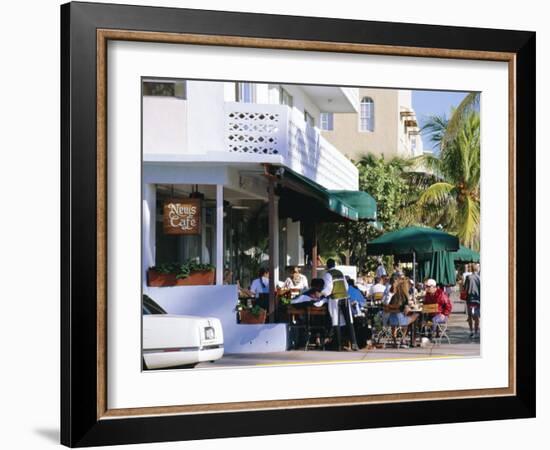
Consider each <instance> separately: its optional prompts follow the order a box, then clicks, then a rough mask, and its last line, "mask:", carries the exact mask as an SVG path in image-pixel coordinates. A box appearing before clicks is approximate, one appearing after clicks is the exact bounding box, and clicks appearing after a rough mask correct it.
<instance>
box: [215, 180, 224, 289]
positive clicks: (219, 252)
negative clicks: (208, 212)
mask: <svg viewBox="0 0 550 450" xmlns="http://www.w3.org/2000/svg"><path fill="white" fill-rule="evenodd" d="M216 284H217V285H222V284H223V184H217V185H216Z"/></svg>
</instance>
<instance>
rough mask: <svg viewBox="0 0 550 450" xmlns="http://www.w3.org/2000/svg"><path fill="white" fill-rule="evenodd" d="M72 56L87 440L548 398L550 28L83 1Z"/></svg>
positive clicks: (71, 349) (470, 411)
mask: <svg viewBox="0 0 550 450" xmlns="http://www.w3.org/2000/svg"><path fill="white" fill-rule="evenodd" d="M61 55H62V70H61V74H62V79H61V87H62V89H61V114H62V117H61V119H62V130H61V142H62V154H61V174H62V180H61V187H62V189H61V191H62V193H61V195H62V198H61V201H62V211H63V212H62V230H61V233H62V234H61V237H62V239H61V241H62V247H61V255H62V258H61V261H62V267H61V269H62V279H61V287H62V289H61V291H62V298H61V303H62V308H61V309H62V316H61V325H62V327H61V332H62V344H61V355H62V371H61V374H62V379H61V386H62V397H61V409H62V410H61V421H62V422H61V431H62V432H61V441H62V443H63V444H64V445H67V446H70V447H81V446H94V445H113V444H127V443H145V442H162V441H177V440H191V439H207V438H219V437H237V436H253V435H269V434H281V433H303V432H316V431H329V430H345V429H357V428H373V427H388V426H402V425H420V424H434V423H445V422H466V421H481V420H496V419H511V418H528V417H534V415H535V352H534V349H535V302H534V300H535V287H534V284H533V283H521V284H518V280H521V279H524V280H527V279H530V277H528V275H529V274H532V273H533V271H532V267H534V265H535V257H534V255H535V250H534V249H535V232H534V231H535V183H534V176H533V173H534V165H535V151H534V150H535V132H534V131H535V33H533V32H528V31H509V30H495V29H479V28H458V27H447V26H432V25H420V24H404V23H386V22H368V21H353V20H342V19H331V18H312V17H295V16H277V15H264V14H250V13H234V12H215V11H203V10H191V9H173V8H155V7H138V6H126V5H110V4H94V3H78V2H77V3H69V4H65V5H63V6H62V7H61ZM520 262H521V263H520ZM482 269H483V270H482ZM481 292H483V295H482V294H481ZM482 297H483V302H482V301H481V298H482ZM482 312H483V314H482Z"/></svg>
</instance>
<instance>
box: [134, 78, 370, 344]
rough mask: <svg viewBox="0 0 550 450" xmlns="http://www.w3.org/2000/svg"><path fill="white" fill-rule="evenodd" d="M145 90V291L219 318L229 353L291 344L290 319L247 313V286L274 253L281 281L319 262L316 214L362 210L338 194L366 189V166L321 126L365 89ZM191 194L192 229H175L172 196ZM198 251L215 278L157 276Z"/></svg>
mask: <svg viewBox="0 0 550 450" xmlns="http://www.w3.org/2000/svg"><path fill="white" fill-rule="evenodd" d="M142 89H143V96H142V121H143V122H142V143H143V162H142V164H143V167H142V188H143V194H142V198H143V208H142V210H143V218H142V279H143V292H144V293H147V294H148V295H150V296H151V297H152V298H153V299H155V300H156V301H157V302H158V303H159V304H161V306H162V307H164V308H165V309H166V310H167V311H168V312H169V313H174V314H194V315H203V316H213V315H215V316H216V317H219V318H220V320H222V324H223V328H224V335H225V345H226V352H229V353H234V352H258V351H260V352H261V351H282V350H285V349H286V342H287V340H286V333H287V326H286V324H278V323H276V324H269V325H245V326H243V325H239V324H237V322H236V320H235V310H234V308H235V303H236V299H237V289H238V285H240V286H242V287H246V286H248V285H249V283H250V281H251V280H252V278H254V277H255V275H256V273H257V269H258V268H259V267H260V266H266V264H267V263H268V264H269V266H270V272H271V279H272V281H271V282H270V283H271V286H270V288H271V289H273V287H274V286H275V285H276V283H277V282H278V281H279V280H284V278H285V276H286V275H285V268H286V267H287V266H291V265H298V266H304V265H305V264H306V263H307V262H308V261H309V262H310V263H311V258H312V255H314V254H316V253H314V252H315V250H311V247H312V245H311V242H310V241H311V240H312V238H311V237H310V236H309V235H308V230H309V229H311V227H312V224H314V223H315V220H317V219H316V218H318V217H324V216H325V215H326V216H327V217H333V218H344V219H345V220H357V217H358V215H357V212H356V211H355V210H354V208H353V207H351V206H350V205H348V204H346V203H345V201H340V200H341V197H336V195H332V194H331V192H335V193H339V195H341V193H342V192H344V193H345V192H354V191H357V189H358V171H357V168H356V167H355V166H354V164H353V163H352V162H351V161H350V160H349V159H348V158H347V157H346V156H345V155H344V151H342V150H340V149H338V148H336V147H335V145H333V144H332V143H331V142H329V140H327V139H326V138H325V137H323V136H322V134H321V132H320V128H319V126H320V124H321V121H322V117H323V114H322V113H327V112H328V113H331V114H335V115H344V114H349V115H353V114H357V113H358V112H359V108H360V98H359V92H358V90H357V89H352V88H340V87H331V86H327V87H324V86H303V85H300V86H298V85H280V84H256V83H244V82H243V83H241V82H216V81H196V80H173V79H165V80H162V79H146V80H144V81H143V85H142ZM191 198H192V199H194V200H193V201H194V203H193V204H198V205H199V206H198V210H197V211H198V212H197V213H196V216H197V217H195V218H193V220H196V227H194V229H193V232H192V233H186V234H179V235H173V234H171V233H166V229H165V221H166V217H165V216H166V209H165V208H166V204H168V203H170V202H172V203H173V202H175V201H177V199H184V200H185V199H187V201H189V200H188V199H191ZM197 202H198V203H197ZM304 222H308V223H304ZM313 228H314V226H313ZM313 241H315V238H313ZM308 242H310V243H309V244H308ZM315 242H316V241H315ZM315 245H316V244H315ZM315 248H316V247H315ZM312 252H313V253H312ZM189 260H192V261H196V262H199V263H203V264H211V265H213V266H214V267H215V283H214V284H213V285H204V286H176V287H153V286H150V285H149V282H148V272H149V269H150V268H151V267H156V266H159V265H162V264H169V263H171V262H184V261H189ZM314 260H315V261H316V259H315V258H314ZM313 264H314V266H315V264H316V262H314V263H313ZM312 270H313V272H312V273H313V274H315V268H313V269H312ZM201 299H203V300H202V301H201Z"/></svg>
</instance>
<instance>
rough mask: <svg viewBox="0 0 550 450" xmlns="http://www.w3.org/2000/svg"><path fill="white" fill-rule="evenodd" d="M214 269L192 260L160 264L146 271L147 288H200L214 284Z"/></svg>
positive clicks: (209, 265) (210, 265)
mask: <svg viewBox="0 0 550 450" xmlns="http://www.w3.org/2000/svg"><path fill="white" fill-rule="evenodd" d="M215 274H216V272H215V267H214V266H213V265H212V264H202V263H199V262H196V261H194V260H190V261H187V262H185V263H162V264H159V265H158V266H154V267H151V268H149V270H148V271H147V286H153V287H162V286H201V285H211V284H214V280H215Z"/></svg>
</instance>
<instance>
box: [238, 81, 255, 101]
mask: <svg viewBox="0 0 550 450" xmlns="http://www.w3.org/2000/svg"><path fill="white" fill-rule="evenodd" d="M255 94H256V93H255V89H254V84H253V83H237V93H236V98H237V101H238V102H241V103H254V102H255V101H256V95H255Z"/></svg>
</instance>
